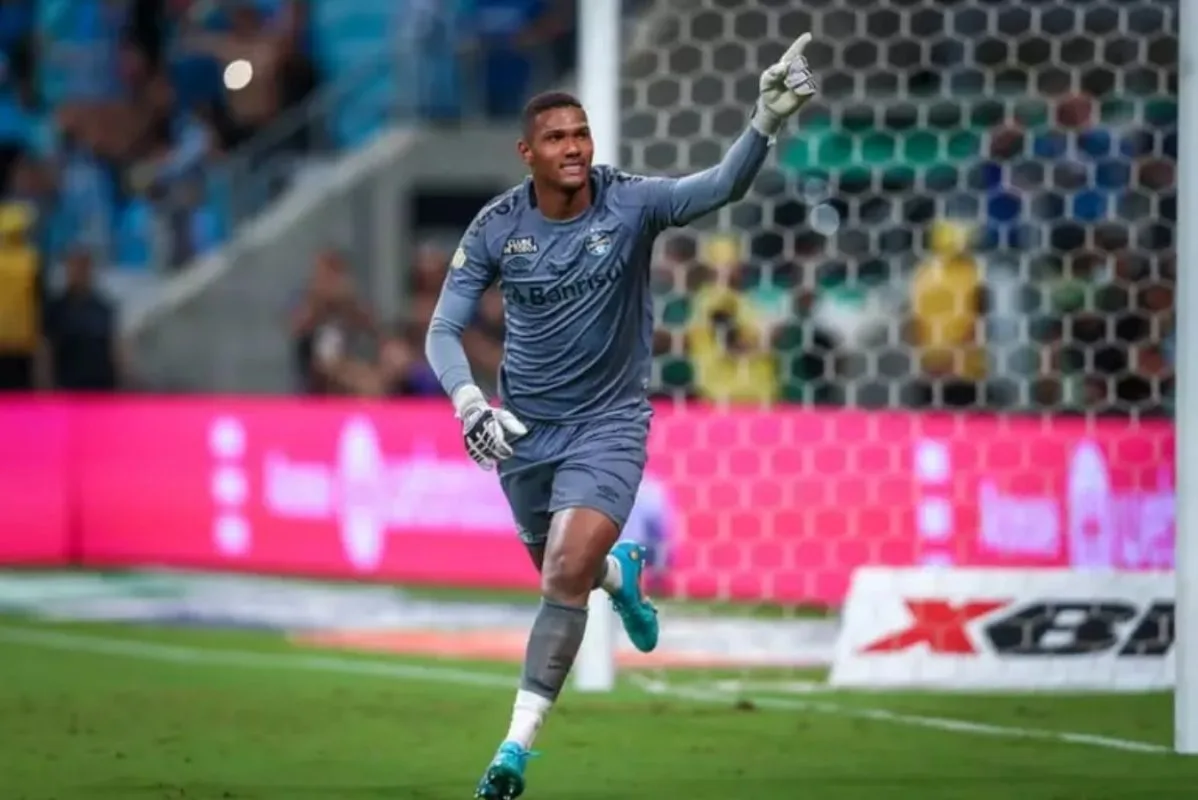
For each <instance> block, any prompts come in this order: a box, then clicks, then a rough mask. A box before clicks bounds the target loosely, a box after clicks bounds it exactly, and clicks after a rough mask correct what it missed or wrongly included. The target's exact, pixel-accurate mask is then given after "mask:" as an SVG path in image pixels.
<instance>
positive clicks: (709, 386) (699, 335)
mask: <svg viewBox="0 0 1198 800" xmlns="http://www.w3.org/2000/svg"><path fill="white" fill-rule="evenodd" d="M704 255H705V256H706V257H705V259H704V260H705V261H707V263H708V266H710V267H711V268H712V270H713V272H714V275H715V279H714V281H713V282H712V283H711V284H709V285H707V286H704V287H703V288H701V289H699V290H698V292H696V294H695V296H694V298H693V303H692V310H691V317H690V324H689V325H688V326H687V345H688V348H689V352H690V356H691V363H692V364H693V365H694V368H695V383H696V388H697V389H698V392H699V394H700V396H702V397H703V398H705V399H707V400H712V401H716V402H736V403H750V402H757V403H769V402H772V401H774V400H775V399H777V397H778V388H779V386H778V368H777V361H776V358H775V356H774V353H773V351H772V349H771V342H770V330H769V325H768V324H767V322H766V321H765V320H764V319H763V318H762V315H761V314H760V313H758V310H757V309H756V308H755V307H754V304H753V303H752V301H751V300H750V299H749V298H747V297H745V296H744V294H742V293H741V292H740V291H739V290H738V289H737V288H736V286H735V276H736V272H737V270H738V269H739V266H740V265H739V258H738V256H739V248H738V247H737V246H736V243H735V240H728V239H717V240H715V241H713V242H711V243H709V246H708V248H707V251H706V253H705V254H704Z"/></svg>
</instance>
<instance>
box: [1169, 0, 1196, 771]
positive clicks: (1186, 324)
mask: <svg viewBox="0 0 1198 800" xmlns="http://www.w3.org/2000/svg"><path fill="white" fill-rule="evenodd" d="M1180 6H1181V7H1180V8H1179V9H1178V10H1179V13H1180V15H1181V16H1180V20H1179V30H1178V35H1179V39H1180V49H1181V60H1180V66H1181V70H1180V76H1179V86H1178V95H1179V97H1178V100H1179V105H1180V109H1179V114H1178V135H1179V137H1180V139H1181V141H1191V142H1193V141H1198V138H1196V137H1198V7H1195V6H1194V4H1193V3H1189V2H1182V3H1181V4H1180ZM1177 160H1178V174H1177V177H1178V194H1179V197H1178V205H1179V208H1178V219H1180V220H1186V222H1185V223H1183V224H1182V225H1180V226H1179V228H1178V237H1177V260H1178V264H1179V265H1180V267H1179V269H1178V270H1177V284H1178V290H1177V324H1178V326H1179V329H1178V337H1177V347H1178V357H1177V363H1178V376H1177V377H1178V388H1177V404H1176V408H1177V413H1176V425H1177V484H1178V486H1180V487H1183V490H1182V491H1181V492H1179V494H1178V498H1177V504H1178V509H1177V567H1176V580H1177V601H1176V602H1177V687H1176V689H1175V701H1174V747H1175V749H1176V750H1177V752H1178V753H1184V754H1186V755H1198V494H1196V493H1195V492H1193V491H1186V490H1185V488H1184V487H1192V486H1196V485H1198V483H1196V481H1198V417H1196V416H1195V414H1196V413H1198V385H1196V384H1195V381H1196V380H1198V317H1196V316H1195V315H1196V314H1198V274H1195V272H1194V265H1198V225H1193V224H1189V221H1190V220H1194V219H1198V216H1196V215H1198V155H1196V154H1195V150H1194V148H1193V147H1190V148H1179V149H1178V153H1177ZM1187 364H1188V365H1189V366H1186V365H1187ZM1191 409H1192V410H1191Z"/></svg>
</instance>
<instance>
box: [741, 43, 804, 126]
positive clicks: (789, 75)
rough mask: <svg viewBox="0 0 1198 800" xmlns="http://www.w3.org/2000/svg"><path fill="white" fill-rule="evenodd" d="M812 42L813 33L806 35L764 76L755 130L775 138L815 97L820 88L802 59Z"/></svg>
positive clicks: (763, 74) (755, 114) (755, 119)
mask: <svg viewBox="0 0 1198 800" xmlns="http://www.w3.org/2000/svg"><path fill="white" fill-rule="evenodd" d="M810 41H811V34H810V33H804V34H803V35H802V36H800V37H799V38H798V39H795V42H794V44H792V45H791V46H790V47H789V48H787V50H786V52H785V53H783V54H782V58H780V59H778V63H777V64H774V65H772V66H770V67H768V68H767V69H766V71H765V72H763V73H761V84H760V89H761V96H760V97H759V98H758V100H757V108H756V109H755V111H754V112H753V127H754V128H756V129H757V130H758V131H759V132H760V133H761V134H763V135H765V136H769V137H771V138H772V137H774V136H776V135H777V134H778V131H780V130H781V129H782V126H783V125H785V124H786V120H787V119H789V118H790V116H791V115H792V114H794V113H795V112H796V111H798V110H799V109H800V108H802V107H803V104H804V103H806V102H807V101H808V100H810V99H811V98H812V97H815V93H816V91H818V90H819V86H818V85H816V82H815V77H814V76H813V75H812V74H811V69H810V68H809V67H808V66H807V59H805V58H803V50H805V49H806V47H807V44H808V43H809V42H810Z"/></svg>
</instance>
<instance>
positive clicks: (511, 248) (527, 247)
mask: <svg viewBox="0 0 1198 800" xmlns="http://www.w3.org/2000/svg"><path fill="white" fill-rule="evenodd" d="M537 251H538V248H537V240H536V239H534V238H533V237H531V236H517V237H515V238H514V239H508V240H507V241H506V242H504V243H503V254H504V255H505V256H530V255H532V254H533V253H536V252H537Z"/></svg>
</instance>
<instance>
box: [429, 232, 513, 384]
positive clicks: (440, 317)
mask: <svg viewBox="0 0 1198 800" xmlns="http://www.w3.org/2000/svg"><path fill="white" fill-rule="evenodd" d="M449 267H450V269H449V274H448V275H447V276H446V277H445V284H444V285H443V286H442V287H441V297H440V298H439V299H438V300H437V307H436V309H435V310H434V311H433V321H432V322H431V323H430V324H429V326H428V335H427V336H426V337H425V342H424V353H425V356H426V357H427V358H428V363H429V365H430V366H431V367H432V368H433V372H435V373H436V375H437V380H439V381H440V382H441V387H442V388H443V389H445V393H446V394H447V395H449V396H450V397H451V398H452V397H454V395H455V393H456V392H457V391H458V390H460V389H463V388H465V387H472V386H474V378H473V377H472V376H471V374H470V362H469V360H468V359H467V358H466V350H465V348H463V347H462V333H463V332H464V331H465V330H466V327H467V326H468V325H469V324H470V323H471V321H472V320H473V319H474V314H475V312H476V310H477V308H478V303H479V300H480V299H481V298H482V296H483V292H485V291H486V290H487V288H488V287H489V286H490V285H491V284H492V283H493V282H494V280H495V277H496V266H495V262H494V261H493V260H492V259H491V257H490V255H489V254H488V253H487V247H486V242H485V241H484V240H483V234H482V231H481V229H480V227H479V225H478V224H477V221H476V222H475V223H474V224H472V225H471V227H470V229H469V230H467V231H466V235H465V236H463V237H462V241H461V244H459V245H458V249H457V250H456V251H455V252H454V254H453V259H452V260H451V261H450V264H449Z"/></svg>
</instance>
